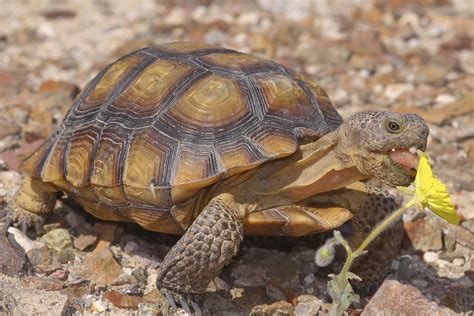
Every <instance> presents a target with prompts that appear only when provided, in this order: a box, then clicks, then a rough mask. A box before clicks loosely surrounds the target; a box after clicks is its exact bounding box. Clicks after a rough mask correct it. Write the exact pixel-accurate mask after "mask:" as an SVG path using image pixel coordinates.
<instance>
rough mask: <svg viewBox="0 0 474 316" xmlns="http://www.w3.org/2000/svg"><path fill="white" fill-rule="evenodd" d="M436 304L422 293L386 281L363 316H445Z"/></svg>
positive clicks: (398, 283)
mask: <svg viewBox="0 0 474 316" xmlns="http://www.w3.org/2000/svg"><path fill="white" fill-rule="evenodd" d="M444 313H445V312H444V311H443V309H442V308H441V307H439V306H438V305H437V304H436V303H434V302H430V301H429V300H428V299H427V298H426V297H424V296H423V295H422V294H421V292H420V291H419V290H418V289H416V288H414V287H412V286H409V285H405V284H401V283H400V282H398V281H395V280H385V282H384V283H383V284H382V286H381V287H380V288H379V289H378V290H377V292H376V293H375V294H374V296H373V297H372V298H371V299H370V301H369V303H368V304H367V305H366V306H365V308H364V310H363V311H362V314H361V316H369V315H444Z"/></svg>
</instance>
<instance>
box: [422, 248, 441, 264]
mask: <svg viewBox="0 0 474 316" xmlns="http://www.w3.org/2000/svg"><path fill="white" fill-rule="evenodd" d="M438 259H439V256H438V254H437V253H436V252H432V251H427V252H425V253H424V254H423V260H425V261H426V262H427V263H433V262H436V260H438Z"/></svg>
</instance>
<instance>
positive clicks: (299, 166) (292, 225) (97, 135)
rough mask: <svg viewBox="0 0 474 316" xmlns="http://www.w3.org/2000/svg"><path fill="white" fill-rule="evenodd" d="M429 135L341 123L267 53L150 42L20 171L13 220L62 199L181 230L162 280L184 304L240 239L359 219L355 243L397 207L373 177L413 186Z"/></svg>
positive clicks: (392, 246)
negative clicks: (373, 182) (21, 176)
mask: <svg viewBox="0 0 474 316" xmlns="http://www.w3.org/2000/svg"><path fill="white" fill-rule="evenodd" d="M427 136H428V127H427V125H426V123H425V122H424V121H423V119H422V118H421V117H419V116H417V115H414V114H399V113H390V112H383V111H367V112H361V113H357V114H355V115H353V116H352V117H350V118H349V119H348V120H347V121H346V122H343V120H342V119H341V117H340V116H339V114H338V113H337V112H336V110H335V109H334V108H333V106H332V104H331V102H330V100H329V98H328V96H327V95H326V93H325V92H324V90H323V89H322V88H320V87H319V86H318V85H317V84H316V83H314V82H313V81H312V80H311V79H309V78H306V77H303V76H301V75H298V74H296V73H294V72H293V71H292V70H290V69H288V68H286V67H284V66H282V65H279V64H277V63H274V62H271V61H268V60H265V59H261V58H258V57H255V56H252V55H248V54H243V53H239V52H236V51H233V50H230V49H225V48H220V47H214V46H209V45H205V44H198V43H172V44H168V45H163V46H154V47H149V48H145V49H141V50H139V51H136V52H133V53H131V54H129V55H127V56H125V57H122V58H120V59H119V60H117V61H115V62H113V63H111V64H109V65H108V66H107V67H105V69H104V70H102V71H101V72H100V73H99V74H98V75H97V76H96V77H95V78H94V79H92V80H91V81H90V82H89V83H88V84H87V86H86V87H85V89H84V90H83V91H82V93H80V95H78V97H77V98H76V99H75V101H74V103H73V105H72V107H71V109H70V110H69V112H68V113H67V115H66V116H65V118H64V121H63V122H62V124H61V125H60V127H59V128H58V130H57V131H56V132H55V133H54V135H52V137H51V138H50V139H49V140H47V141H46V142H45V143H44V144H43V145H42V146H41V147H40V148H39V149H38V150H36V151H35V152H34V153H33V154H32V155H31V156H30V157H29V158H28V159H27V160H26V161H25V162H24V163H23V166H22V172H23V174H24V180H23V183H22V187H21V189H20V190H19V192H18V193H17V195H16V197H15V198H14V200H13V201H12V203H11V205H10V213H9V219H8V222H9V223H12V222H14V223H16V224H18V225H20V226H23V227H27V226H33V225H35V224H38V223H41V222H42V221H43V219H44V217H45V216H46V215H48V214H49V213H50V212H51V211H52V209H53V207H54V204H55V200H56V198H57V193H58V192H61V191H64V192H67V194H68V196H70V197H71V198H72V199H74V200H75V201H77V202H79V203H80V204H81V205H82V206H83V207H84V208H85V210H86V211H88V212H90V213H91V214H93V215H94V216H96V217H98V218H101V219H104V220H112V221H130V222H135V223H137V224H139V225H140V226H142V227H144V228H146V229H148V230H151V231H157V232H165V233H172V234H184V236H183V237H182V238H181V239H180V240H179V242H178V243H177V244H176V245H175V246H174V247H173V248H172V249H171V251H170V252H169V253H168V254H167V256H166V258H165V259H164V262H163V264H162V265H161V267H160V270H159V276H158V279H157V286H158V288H159V289H161V290H164V291H165V292H166V293H168V296H169V297H170V296H173V297H174V298H176V299H178V300H180V301H181V303H183V304H186V303H185V302H186V299H189V298H191V297H192V295H196V294H201V293H203V292H204V291H205V289H206V287H207V285H208V283H209V282H210V281H211V280H212V279H213V278H214V277H215V276H217V275H218V274H219V272H220V271H221V270H222V268H223V267H224V265H226V264H228V263H229V262H230V261H231V259H232V257H233V256H234V255H235V254H236V253H237V251H238V249H239V245H240V242H241V240H242V238H243V235H244V234H245V233H247V234H254V235H289V236H301V235H306V234H313V233H316V232H321V231H326V230H329V229H333V228H335V227H338V226H340V225H341V224H343V223H344V222H346V221H348V220H349V219H351V218H352V220H353V226H354V230H355V233H354V237H353V239H352V241H351V242H352V243H358V242H359V241H360V240H361V238H362V237H363V236H364V235H365V234H366V233H367V232H368V231H369V230H370V229H371V227H373V226H374V225H375V224H376V223H377V222H378V221H379V220H380V219H382V218H383V217H384V216H385V215H386V214H387V213H388V212H390V211H392V210H393V208H394V207H395V203H394V201H393V198H391V197H389V196H388V195H386V193H384V192H383V191H382V190H380V189H375V188H372V187H369V186H368V185H366V184H365V183H364V181H365V180H367V179H370V178H378V179H380V180H382V181H383V182H385V183H387V184H389V185H392V186H395V185H407V184H409V183H410V182H411V181H412V180H413V178H414V176H415V174H416V171H415V170H413V167H414V166H415V165H416V162H417V157H416V155H414V154H412V153H411V152H410V151H409V150H408V149H409V148H412V147H413V148H416V149H420V150H424V149H425V146H426V140H427ZM400 227H401V225H400V223H399V224H397V225H395V226H393V227H391V228H390V229H389V230H388V231H387V232H386V233H385V235H382V237H381V238H380V239H383V240H384V241H383V242H376V243H375V245H374V247H373V248H372V249H373V250H372V251H371V253H370V255H369V256H366V257H364V259H363V260H364V264H363V270H367V271H370V273H366V274H364V275H367V277H368V278H369V279H370V278H371V277H373V276H374V275H378V276H379V275H380V274H381V273H382V274H383V273H384V271H385V272H386V271H387V266H388V265H387V263H389V262H390V260H391V259H392V258H393V256H394V255H395V254H396V253H397V251H398V250H399V247H400V240H401V239H400V236H401V228H400ZM383 236H385V239H384V237H383ZM371 257H372V260H371ZM374 258H376V260H373V259H374ZM368 281H370V280H368Z"/></svg>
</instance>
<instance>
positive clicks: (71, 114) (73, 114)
mask: <svg viewBox="0 0 474 316" xmlns="http://www.w3.org/2000/svg"><path fill="white" fill-rule="evenodd" d="M111 66H112V64H109V65H107V67H105V68H104V69H103V70H102V71H101V72H99V74H98V75H97V76H95V77H94V79H92V81H91V82H89V83H88V84H87V86H86V87H85V88H84V90H83V92H82V93H81V94H79V96H78V97H77V98H76V99H75V100H74V102H73V104H72V106H71V108H70V109H69V111H68V112H67V113H66V115H65V119H64V122H63V124H62V125H64V126H69V124H70V123H75V122H74V120H75V119H78V118H80V117H81V116H82V114H83V113H86V114H87V112H89V111H87V110H86V111H81V110H80V109H79V105H80V104H81V103H82V102H84V100H85V99H87V98H88V97H89V96H90V94H91V93H92V91H94V90H95V88H96V87H97V84H98V83H99V82H100V80H101V79H102V78H103V77H104V75H105V73H106V72H107V70H109V68H110V67H111ZM92 109H93V110H95V109H94V108H92ZM79 113H81V115H79ZM86 114H85V115H86ZM87 122H89V121H87Z"/></svg>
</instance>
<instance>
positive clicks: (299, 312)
mask: <svg viewBox="0 0 474 316" xmlns="http://www.w3.org/2000/svg"><path fill="white" fill-rule="evenodd" d="M322 305H323V301H322V300H320V299H318V298H317V297H316V296H313V295H300V296H298V304H297V305H296V307H295V315H296V316H306V315H317V313H318V311H319V310H320V309H321V307H322Z"/></svg>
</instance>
